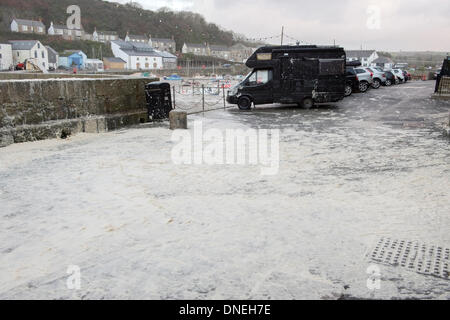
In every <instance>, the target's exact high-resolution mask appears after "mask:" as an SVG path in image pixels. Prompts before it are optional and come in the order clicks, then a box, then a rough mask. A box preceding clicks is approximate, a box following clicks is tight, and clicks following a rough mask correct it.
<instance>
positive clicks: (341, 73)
mask: <svg viewBox="0 0 450 320" xmlns="http://www.w3.org/2000/svg"><path fill="white" fill-rule="evenodd" d="M345 61H346V55H345V51H344V49H343V48H338V47H320V46H278V47H275V46H268V47H262V48H259V49H258V50H256V51H255V53H254V54H253V55H252V56H251V57H250V58H249V59H248V60H247V63H246V65H247V67H249V68H252V69H253V71H252V72H251V73H250V74H249V75H248V76H247V77H246V78H245V80H244V81H242V82H241V83H239V84H238V85H237V86H235V87H234V88H232V89H231V90H229V91H228V97H227V101H228V103H231V104H237V105H238V106H239V108H240V109H241V110H249V109H251V106H252V103H253V104H254V105H258V104H271V103H282V104H298V105H301V106H303V107H305V108H311V107H312V106H313V105H314V103H315V102H316V103H325V102H336V101H339V100H342V99H343V98H344V96H345V84H346V74H345Z"/></svg>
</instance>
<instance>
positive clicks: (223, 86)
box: [222, 84, 227, 110]
mask: <svg viewBox="0 0 450 320" xmlns="http://www.w3.org/2000/svg"><path fill="white" fill-rule="evenodd" d="M222 91H223V110H225V109H226V108H227V103H226V102H227V101H226V100H225V85H224V84H223V85H222Z"/></svg>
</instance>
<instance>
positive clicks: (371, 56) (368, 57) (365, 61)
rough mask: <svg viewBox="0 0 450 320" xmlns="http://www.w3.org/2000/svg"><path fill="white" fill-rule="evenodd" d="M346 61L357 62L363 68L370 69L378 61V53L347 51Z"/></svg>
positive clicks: (372, 51) (371, 51) (373, 51)
mask: <svg viewBox="0 0 450 320" xmlns="http://www.w3.org/2000/svg"><path fill="white" fill-rule="evenodd" d="M345 53H346V54H347V61H349V62H351V61H357V60H358V61H359V62H361V65H362V66H363V67H370V66H371V65H372V63H373V62H374V61H375V60H376V59H378V53H377V52H376V51H375V50H347V51H346V52H345Z"/></svg>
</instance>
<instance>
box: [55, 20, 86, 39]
mask: <svg viewBox="0 0 450 320" xmlns="http://www.w3.org/2000/svg"><path fill="white" fill-rule="evenodd" d="M48 34H49V35H51V36H61V37H63V38H65V39H69V40H74V39H83V38H84V36H85V32H84V29H83V27H81V29H69V28H67V26H65V25H59V24H53V22H51V23H50V28H48Z"/></svg>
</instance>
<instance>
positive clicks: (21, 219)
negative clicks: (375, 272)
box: [0, 82, 450, 299]
mask: <svg viewBox="0 0 450 320" xmlns="http://www.w3.org/2000/svg"><path fill="white" fill-rule="evenodd" d="M432 89H433V83H431V82H416V83H411V84H405V85H402V86H398V87H391V88H382V89H380V90H371V91H370V92H368V93H367V94H365V95H363V94H357V95H354V96H352V97H350V98H348V99H346V100H345V101H343V102H341V103H339V105H337V106H320V107H318V108H314V109H312V110H302V109H298V108H295V107H283V106H281V107H280V106H263V107H259V108H257V109H256V110H254V111H252V112H240V111H239V110H237V109H230V110H227V111H214V112H209V113H205V114H204V116H202V115H201V114H200V115H196V116H192V117H191V120H202V121H203V123H204V127H205V128H218V129H219V130H225V129H227V128H244V129H245V128H273V129H282V132H281V144H280V156H281V162H280V172H279V174H278V175H276V176H273V177H272V176H261V175H260V170H259V167H254V166H206V165H202V166H174V165H173V164H172V161H171V159H170V152H171V149H172V147H173V143H172V142H171V141H170V137H171V133H170V132H169V131H168V130H167V129H166V128H164V125H163V126H158V127H149V126H143V127H141V128H135V129H129V130H124V131H120V132H113V133H107V134H102V135H80V136H77V137H73V138H71V139H69V140H68V141H57V140H55V141H44V142H37V143H26V144H22V145H14V146H10V147H8V148H4V149H1V150H0V202H1V208H2V210H1V213H0V219H1V225H0V231H1V232H0V298H3V299H6V298H7V299H21V298H34V299H39V298H54V299H64V298H72V299H119V298H125V299H128V298H131V299H354V298H362V299H370V298H375V299H378V298H379V299H414V298H417V299H450V281H449V280H448V279H442V278H436V277H432V276H424V275H422V274H419V273H416V272H414V271H409V270H407V269H405V268H402V267H399V266H396V267H394V266H386V265H378V264H376V263H374V262H373V261H371V260H369V259H368V257H367V254H368V253H370V252H371V250H372V248H373V247H374V246H375V245H376V244H377V242H378V240H379V239H380V238H381V237H390V238H393V239H400V240H406V241H420V242H421V243H426V244H427V245H437V246H441V247H444V248H449V247H450V232H449V230H450V217H449V215H448V212H450V191H449V188H448V186H449V181H450V164H449V156H450V142H449V140H448V138H444V137H443V136H442V134H441V130H440V129H439V128H438V127H437V126H436V122H437V120H438V119H442V117H443V116H445V115H446V114H447V113H448V112H449V110H450V105H449V103H444V102H437V101H433V100H431V99H429V97H430V95H431V92H432ZM191 124H192V123H191ZM191 127H192V126H191ZM69 265H78V266H80V268H81V272H82V285H81V290H79V291H71V290H68V289H67V286H66V280H67V277H68V275H67V274H66V270H67V267H68V266H69ZM374 265H375V266H377V267H378V268H379V270H380V277H379V278H380V285H381V287H380V289H379V290H370V289H369V288H368V287H367V280H368V278H369V275H368V274H367V271H368V268H370V267H373V266H374Z"/></svg>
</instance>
